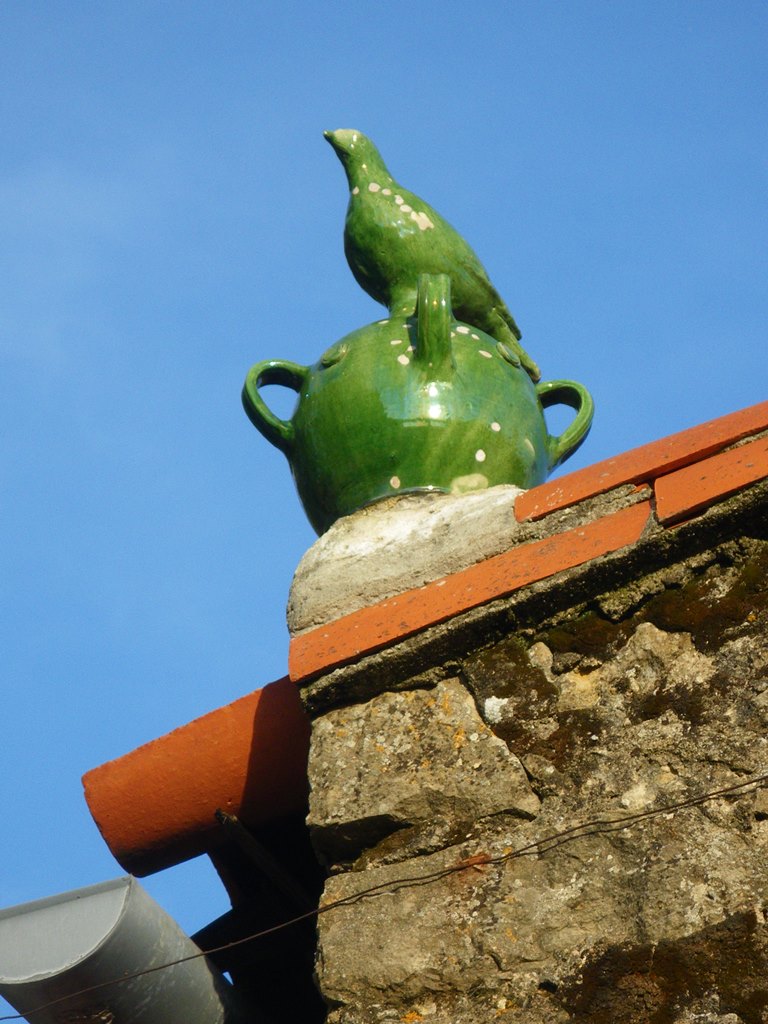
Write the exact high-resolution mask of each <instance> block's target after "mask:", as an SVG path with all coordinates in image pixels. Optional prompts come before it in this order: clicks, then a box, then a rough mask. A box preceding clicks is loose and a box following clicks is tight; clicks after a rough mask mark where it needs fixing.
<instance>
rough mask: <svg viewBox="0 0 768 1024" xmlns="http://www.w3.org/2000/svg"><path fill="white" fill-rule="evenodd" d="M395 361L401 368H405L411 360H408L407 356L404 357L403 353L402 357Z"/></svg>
mask: <svg viewBox="0 0 768 1024" xmlns="http://www.w3.org/2000/svg"><path fill="white" fill-rule="evenodd" d="M397 361H398V363H400V365H401V366H407V365H408V363H410V361H411V360H410V359H409V358H408V356H407V355H405V353H403V355H401V356H398V357H397Z"/></svg>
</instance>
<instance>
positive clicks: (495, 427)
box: [491, 423, 501, 434]
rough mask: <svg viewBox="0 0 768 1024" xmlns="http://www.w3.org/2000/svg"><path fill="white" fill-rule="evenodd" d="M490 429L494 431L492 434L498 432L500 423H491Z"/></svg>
mask: <svg viewBox="0 0 768 1024" xmlns="http://www.w3.org/2000/svg"><path fill="white" fill-rule="evenodd" d="M491 430H492V431H493V432H494V434H498V432H499V431H500V430H501V424H500V423H492V424H491Z"/></svg>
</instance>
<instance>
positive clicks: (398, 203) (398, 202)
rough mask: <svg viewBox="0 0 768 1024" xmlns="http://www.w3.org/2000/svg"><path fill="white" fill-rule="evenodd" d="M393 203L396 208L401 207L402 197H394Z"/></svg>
mask: <svg viewBox="0 0 768 1024" xmlns="http://www.w3.org/2000/svg"><path fill="white" fill-rule="evenodd" d="M395 202H396V203H397V205H398V206H402V205H403V197H402V196H395Z"/></svg>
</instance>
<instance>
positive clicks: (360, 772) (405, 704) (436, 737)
mask: <svg viewBox="0 0 768 1024" xmlns="http://www.w3.org/2000/svg"><path fill="white" fill-rule="evenodd" d="M309 774H310V778H311V780H312V792H311V795H310V811H309V818H308V823H309V826H310V830H311V833H312V839H313V843H314V844H315V846H316V848H317V849H318V850H319V852H320V853H321V854H322V856H323V857H324V858H325V859H326V860H327V861H329V862H331V863H333V862H335V861H339V860H352V859H354V858H355V857H357V856H358V855H359V854H360V853H361V852H362V851H363V850H364V849H365V848H366V847H370V846H374V845H375V844H376V843H378V842H379V841H380V840H382V839H383V838H384V837H386V836H389V835H391V834H393V833H396V832H398V831H399V830H403V829H409V830H410V832H409V835H408V839H409V841H410V842H413V841H414V839H415V834H417V835H418V841H419V842H420V843H421V844H422V846H425V845H426V846H429V845H434V844H435V843H437V844H438V845H442V844H444V843H445V841H446V834H450V835H456V834H457V830H458V832H459V833H461V834H463V832H462V830H463V831H464V832H465V831H466V828H467V826H468V825H471V824H472V823H474V822H475V821H477V820H481V819H483V818H485V817H488V816H489V815H494V814H504V813H505V814H511V815H514V816H520V817H526V818H530V817H533V816H534V815H536V813H537V812H538V809H539V800H538V798H537V797H536V796H535V794H534V793H533V791H532V789H531V787H530V784H529V782H528V779H527V777H526V774H525V771H524V770H523V767H522V765H521V764H520V761H519V760H518V758H517V757H516V756H515V755H514V754H513V753H511V752H510V750H509V749H508V748H507V745H506V744H505V743H504V742H503V741H502V740H500V739H499V738H498V737H497V736H495V735H494V734H493V732H492V731H491V730H490V729H489V727H488V726H487V725H486V724H485V722H483V720H482V718H481V717H480V715H479V714H478V712H477V708H476V706H475V702H474V701H473V699H472V697H471V696H470V695H469V693H467V691H466V690H465V689H464V687H463V686H462V685H461V683H459V681H458V680H456V679H452V680H446V681H445V682H441V683H439V684H438V685H437V686H436V687H435V688H434V689H433V690H412V691H408V692H405V693H385V694H382V695H381V696H379V697H376V698H375V699H374V700H371V701H369V702H368V703H367V704H356V705H352V706H351V707H347V708H342V709H339V710H337V711H332V712H330V713H329V714H327V715H325V716H324V717H323V718H321V719H318V720H317V721H316V722H315V723H314V725H313V730H312V741H311V748H310V762H309ZM414 833H415V834H414ZM390 845H391V844H390Z"/></svg>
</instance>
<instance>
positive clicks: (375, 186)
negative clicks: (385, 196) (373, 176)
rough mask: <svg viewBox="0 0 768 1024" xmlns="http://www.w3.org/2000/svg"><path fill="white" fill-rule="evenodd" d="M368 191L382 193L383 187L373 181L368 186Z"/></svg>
mask: <svg viewBox="0 0 768 1024" xmlns="http://www.w3.org/2000/svg"><path fill="white" fill-rule="evenodd" d="M368 191H369V192H381V185H379V184H377V183H376V182H375V181H371V182H369V184H368Z"/></svg>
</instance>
